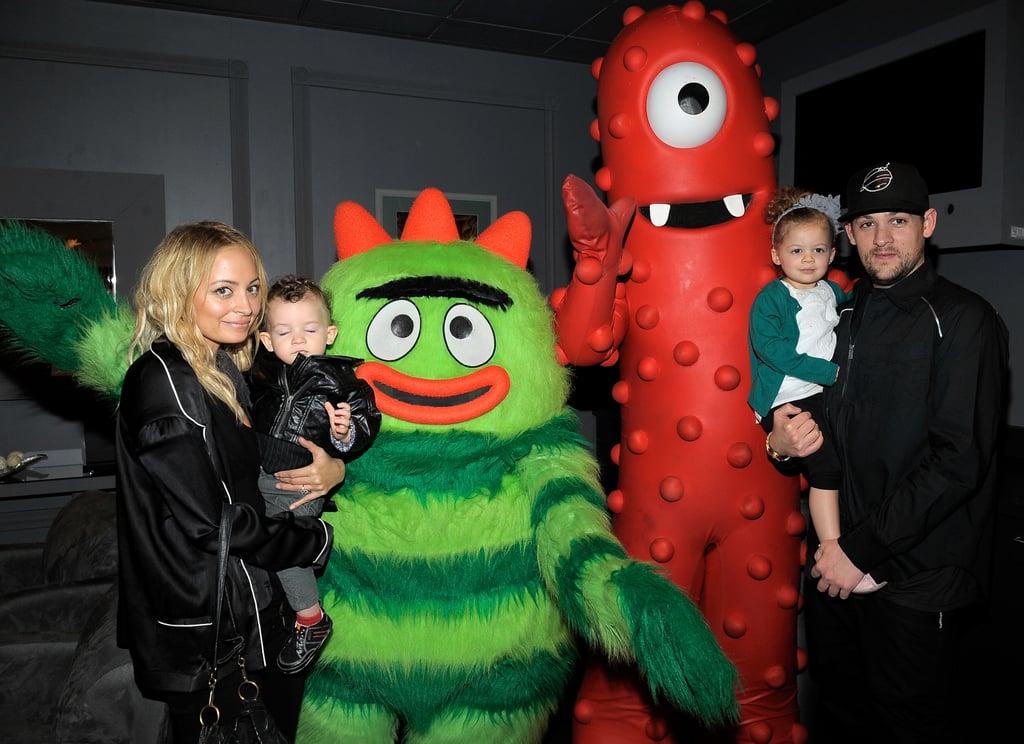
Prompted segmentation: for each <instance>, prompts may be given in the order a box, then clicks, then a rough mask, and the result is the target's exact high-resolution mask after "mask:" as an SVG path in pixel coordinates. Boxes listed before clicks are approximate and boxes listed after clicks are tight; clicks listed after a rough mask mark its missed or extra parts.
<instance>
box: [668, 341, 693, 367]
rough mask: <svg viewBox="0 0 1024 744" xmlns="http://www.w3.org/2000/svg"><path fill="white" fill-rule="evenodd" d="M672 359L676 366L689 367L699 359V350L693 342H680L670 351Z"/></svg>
mask: <svg viewBox="0 0 1024 744" xmlns="http://www.w3.org/2000/svg"><path fill="white" fill-rule="evenodd" d="M672 358H673V359H675V360H676V364H678V365H680V366H682V367H689V366H690V365H691V364H696V363H697V360H698V359H700V349H698V348H697V344H695V343H693V341H680V342H679V343H678V344H676V345H675V347H673V349H672Z"/></svg>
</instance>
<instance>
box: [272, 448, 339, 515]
mask: <svg viewBox="0 0 1024 744" xmlns="http://www.w3.org/2000/svg"><path fill="white" fill-rule="evenodd" d="M299 444H301V445H302V446H303V447H305V448H306V449H307V450H309V452H310V454H311V455H313V462H312V463H311V464H309V465H306V466H305V467H302V468H296V469H295V470H282V471H281V472H279V473H274V477H275V478H277V487H278V488H279V489H281V490H282V491H291V492H293V493H299V494H301V495H302V498H300V499H297V500H296V501H295V502H294V503H293V504H292V505H291V507H290V508H292V509H295V508H297V507H299V506H302V505H303V504H306V503H309V502H310V501H312V500H313V499H318V498H320V497H321V496H326V495H327V494H328V493H329V492H330V491H331V490H333V489H334V487H335V486H337V485H338V484H339V483H341V482H342V481H343V480H345V462H344V461H343V460H340V459H338V458H336V457H331V456H330V455H329V454H327V452H326V451H325V450H324V448H323V447H321V446H319V445H318V444H316V443H315V442H311V441H309V440H308V439H305V438H304V437H299Z"/></svg>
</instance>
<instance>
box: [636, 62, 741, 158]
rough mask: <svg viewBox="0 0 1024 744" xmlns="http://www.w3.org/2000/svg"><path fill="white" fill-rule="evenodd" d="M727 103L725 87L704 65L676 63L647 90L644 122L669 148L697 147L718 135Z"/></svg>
mask: <svg viewBox="0 0 1024 744" xmlns="http://www.w3.org/2000/svg"><path fill="white" fill-rule="evenodd" d="M727 109H728V101H726V98H725V86H723V85H722V81H721V80H720V79H719V78H718V75H716V74H715V73H713V72H712V71H711V70H710V69H709V68H707V67H705V66H704V65H701V64H697V63H696V62H679V63H677V64H674V65H671V66H669V67H666V68H665V69H664V70H662V71H661V72H660V73H658V77H656V78H654V82H653V83H651V88H650V90H648V91H647V121H649V122H650V124H651V129H653V130H654V133H655V134H656V135H657V136H658V139H660V140H661V141H662V142H664V143H665V144H666V145H671V146H672V147H700V146H701V145H703V144H704V143H705V142H708V141H709V140H710V139H711V138H712V137H714V136H715V135H716V134H718V130H719V129H721V128H722V122H724V121H725V112H726V110H727Z"/></svg>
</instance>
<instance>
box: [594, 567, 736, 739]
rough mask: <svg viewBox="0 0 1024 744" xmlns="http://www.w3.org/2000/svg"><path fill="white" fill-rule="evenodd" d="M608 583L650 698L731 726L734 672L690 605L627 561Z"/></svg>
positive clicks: (653, 571) (651, 571) (653, 572)
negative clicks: (657, 697)
mask: <svg viewBox="0 0 1024 744" xmlns="http://www.w3.org/2000/svg"><path fill="white" fill-rule="evenodd" d="M611 581H612V582H613V583H614V585H615V587H616V589H617V590H618V593H619V604H620V605H621V607H622V613H623V615H624V616H625V617H626V619H627V620H628V622H629V625H630V627H631V628H632V630H633V641H632V646H633V651H634V653H635V654H636V659H637V663H638V665H639V666H640V669H641V670H642V671H643V672H644V674H645V675H646V676H647V681H648V684H650V686H651V690H652V691H653V692H654V694H655V695H661V696H664V697H667V698H668V699H669V700H671V701H672V703H673V704H675V705H676V706H678V707H679V708H682V709H683V710H687V711H690V712H691V713H693V714H695V715H696V716H697V717H698V718H700V719H701V720H703V721H705V722H707V723H710V724H715V725H717V724H725V723H733V722H735V721H736V720H737V717H738V708H737V707H736V692H735V691H736V685H737V674H736V669H735V667H733V665H732V662H730V661H729V660H728V659H727V658H726V656H725V654H724V653H722V649H721V648H720V647H719V645H718V641H717V640H715V637H714V636H713V635H712V633H711V629H710V628H708V625H707V622H706V621H705V619H704V616H703V615H701V613H700V610H698V609H697V607H696V606H695V605H694V604H693V602H691V601H690V600H689V599H688V598H687V597H686V596H685V595H684V594H682V592H680V591H679V589H678V588H677V587H676V586H675V585H674V584H672V583H671V582H670V581H668V579H666V578H665V577H664V576H662V575H661V574H660V573H658V570H657V568H655V567H654V566H652V565H650V564H646V563H641V562H638V561H631V562H630V563H629V564H627V565H626V566H624V567H623V568H621V569H620V570H618V571H615V572H614V573H613V574H612V576H611Z"/></svg>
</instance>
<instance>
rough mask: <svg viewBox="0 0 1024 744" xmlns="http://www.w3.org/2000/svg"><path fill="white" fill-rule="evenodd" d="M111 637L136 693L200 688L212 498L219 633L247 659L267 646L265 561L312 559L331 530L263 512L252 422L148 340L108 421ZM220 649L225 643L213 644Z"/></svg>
mask: <svg viewBox="0 0 1024 744" xmlns="http://www.w3.org/2000/svg"><path fill="white" fill-rule="evenodd" d="M116 446H117V531H118V554H119V569H118V578H119V592H120V593H119V601H118V620H117V642H118V645H119V646H121V647H122V648H127V649H128V650H129V651H130V652H131V656H132V661H133V663H134V667H135V679H136V683H137V685H138V686H139V688H140V689H141V690H142V691H143V693H144V694H148V695H149V696H151V697H152V696H154V695H153V693H160V692H188V691H194V690H197V689H200V688H202V687H203V686H204V685H205V684H206V683H207V678H208V674H209V663H208V657H209V656H211V655H212V651H213V638H214V627H213V621H212V618H213V617H214V614H215V610H216V593H217V592H216V581H217V547H218V537H219V525H220V519H221V512H222V508H223V504H224V503H225V502H230V503H233V504H235V505H236V506H235V508H233V509H232V510H231V514H232V519H233V521H232V533H231V548H230V555H231V560H230V561H229V571H228V577H227V584H228V586H227V589H226V599H227V602H228V607H229V609H230V611H226V612H225V615H227V617H226V618H224V620H223V621H222V624H221V638H222V639H223V640H224V644H231V643H241V642H242V640H243V639H244V641H245V642H246V643H247V651H246V653H247V656H246V661H247V663H248V664H249V665H250V667H252V668H261V667H264V666H266V665H267V664H268V663H273V660H274V659H275V658H276V655H277V652H278V650H279V642H280V641H279V640H278V639H281V640H283V638H284V635H283V634H281V626H282V623H281V619H280V612H279V604H280V601H281V593H280V585H279V584H278V583H277V582H276V580H275V579H272V577H271V576H269V575H268V573H267V572H272V571H278V570H281V569H284V568H288V567H290V566H296V565H299V566H314V567H317V568H320V567H322V566H323V565H324V564H325V563H326V561H327V558H328V556H329V554H330V548H331V543H332V539H333V530H332V528H331V527H330V525H328V524H326V523H325V522H323V521H322V520H320V519H317V518H315V517H300V516H295V515H294V514H290V513H287V514H283V515H281V516H280V517H274V518H269V517H267V516H266V515H265V513H264V503H263V497H262V495H261V494H260V492H259V489H258V488H257V479H258V476H259V469H260V464H259V456H258V452H257V446H256V441H255V436H254V434H253V431H252V430H251V429H250V428H249V427H247V426H244V425H242V424H239V423H237V422H236V420H235V417H234V414H232V412H231V410H230V409H229V408H228V407H227V406H225V405H224V404H223V403H221V402H220V401H219V400H216V399H214V398H212V397H211V396H209V395H208V394H207V393H206V392H205V391H204V390H203V389H202V387H201V386H200V385H199V381H198V379H197V378H196V376H195V373H194V372H193V371H192V368H191V367H190V366H189V364H188V363H187V362H186V361H185V360H184V359H183V358H182V356H181V353H180V352H179V351H178V349H177V348H176V347H175V346H173V345H172V344H170V343H168V342H165V341H158V342H156V343H154V344H153V346H152V348H151V349H150V351H148V352H146V353H145V354H143V355H142V356H141V357H140V358H139V359H138V360H137V361H135V363H133V364H132V366H131V367H130V368H129V370H128V372H127V374H126V375H125V379H124V386H123V389H122V391H121V399H120V406H119V409H118V421H117V445H116ZM226 653H227V649H226V648H225V645H222V647H221V649H220V650H219V652H218V655H219V656H223V654H226Z"/></svg>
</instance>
